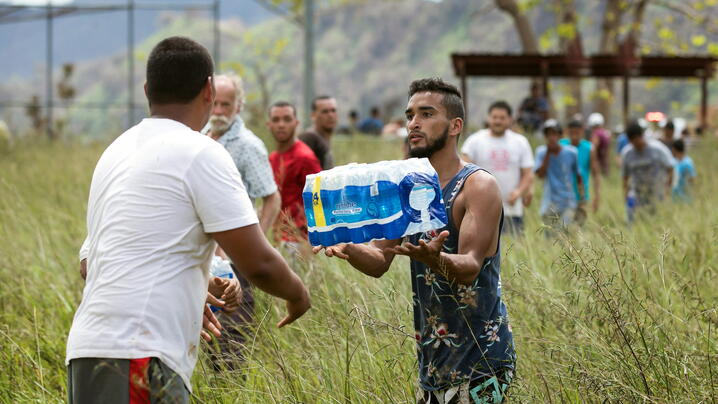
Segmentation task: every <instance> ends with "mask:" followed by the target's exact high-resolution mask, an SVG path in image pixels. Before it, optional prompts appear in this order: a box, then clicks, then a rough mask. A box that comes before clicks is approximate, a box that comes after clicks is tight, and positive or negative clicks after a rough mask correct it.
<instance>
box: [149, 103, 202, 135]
mask: <svg viewBox="0 0 718 404" xmlns="http://www.w3.org/2000/svg"><path fill="white" fill-rule="evenodd" d="M150 116H151V117H152V118H164V119H171V120H173V121H177V122H179V123H181V124H183V125H186V126H188V127H189V128H190V129H192V130H194V131H197V132H199V131H201V130H202V127H204V124H205V122H207V119H206V117H202V116H199V114H198V113H197V112H196V108H195V107H193V106H192V105H191V104H166V105H153V106H151V107H150Z"/></svg>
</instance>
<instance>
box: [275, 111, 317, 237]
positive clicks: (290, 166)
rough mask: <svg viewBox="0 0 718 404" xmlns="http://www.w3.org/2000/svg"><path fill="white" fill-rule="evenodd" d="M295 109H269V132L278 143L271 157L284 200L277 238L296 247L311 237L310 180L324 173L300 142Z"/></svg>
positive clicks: (276, 231)
mask: <svg viewBox="0 0 718 404" xmlns="http://www.w3.org/2000/svg"><path fill="white" fill-rule="evenodd" d="M296 112H297V111H296V109H295V108H294V105H292V104H290V103H288V102H286V101H279V102H276V103H274V104H272V106H271V107H269V120H268V121H267V128H269V131H270V132H271V133H272V136H273V137H274V140H275V141H276V142H277V150H276V151H273V152H272V153H271V154H270V155H269V163H270V164H271V165H272V171H274V180H275V182H276V183H277V186H278V187H279V194H280V195H281V196H282V213H281V214H280V220H278V221H277V223H276V225H275V233H274V234H275V235H277V236H281V240H282V241H285V242H289V243H296V242H298V241H299V240H300V239H306V237H307V219H306V217H305V215H304V204H303V203H302V191H303V189H304V182H305V180H306V176H307V175H309V174H314V173H318V172H319V171H321V170H322V168H321V165H320V164H319V160H318V159H317V157H316V156H315V155H314V152H313V151H312V149H310V148H309V146H307V145H306V144H304V143H303V142H302V141H301V140H298V139H297V138H296V135H295V130H296V128H297V126H298V125H299V121H298V120H297V113H296Z"/></svg>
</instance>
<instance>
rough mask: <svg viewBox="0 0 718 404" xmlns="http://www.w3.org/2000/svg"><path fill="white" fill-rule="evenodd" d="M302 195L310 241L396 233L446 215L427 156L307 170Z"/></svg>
mask: <svg viewBox="0 0 718 404" xmlns="http://www.w3.org/2000/svg"><path fill="white" fill-rule="evenodd" d="M302 198H303V201H304V212H305V214H306V216H307V224H308V226H307V227H308V233H309V241H310V243H311V244H312V245H315V246H316V245H323V246H331V245H335V244H338V243H364V242H367V241H371V240H376V239H397V238H401V237H403V236H407V235H411V234H416V233H420V232H425V231H429V230H434V229H439V228H441V227H444V226H445V225H446V223H447V221H448V219H447V217H446V208H445V206H444V201H443V199H442V194H441V188H440V186H439V177H438V175H437V174H436V171H435V170H434V168H433V167H432V166H431V164H430V163H429V160H428V159H416V158H414V159H408V160H397V161H381V162H378V163H373V164H349V165H346V166H339V167H335V168H333V169H331V170H326V171H322V172H320V173H317V174H311V175H308V176H307V181H306V184H305V186H304V191H303V193H302Z"/></svg>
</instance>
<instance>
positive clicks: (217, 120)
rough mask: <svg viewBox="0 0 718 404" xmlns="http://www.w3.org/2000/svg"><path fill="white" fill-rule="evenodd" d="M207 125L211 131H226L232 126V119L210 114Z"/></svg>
mask: <svg viewBox="0 0 718 404" xmlns="http://www.w3.org/2000/svg"><path fill="white" fill-rule="evenodd" d="M209 125H210V128H212V132H226V131H227V129H229V127H230V126H232V121H231V120H230V119H229V118H227V117H226V116H224V115H210V117H209Z"/></svg>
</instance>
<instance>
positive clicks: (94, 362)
mask: <svg viewBox="0 0 718 404" xmlns="http://www.w3.org/2000/svg"><path fill="white" fill-rule="evenodd" d="M67 396H68V403H69V404H91V403H103V404H140V403H141V404H188V403H189V391H187V388H186V387H185V385H184V382H183V381H182V378H181V377H180V376H179V375H178V374H177V373H175V372H174V371H173V370H172V369H170V368H169V367H167V365H165V364H164V363H162V361H160V360H159V359H157V358H141V359H108V358H78V359H72V360H71V361H70V364H69V365H68V366H67Z"/></svg>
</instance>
